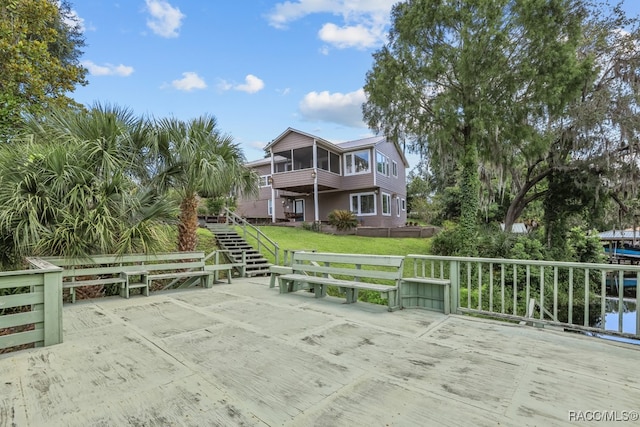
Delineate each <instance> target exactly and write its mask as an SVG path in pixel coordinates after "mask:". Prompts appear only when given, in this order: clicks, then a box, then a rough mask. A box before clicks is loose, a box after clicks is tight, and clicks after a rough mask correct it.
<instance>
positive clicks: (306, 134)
mask: <svg viewBox="0 0 640 427" xmlns="http://www.w3.org/2000/svg"><path fill="white" fill-rule="evenodd" d="M292 132H295V133H299V134H300V135H304V136H308V137H309V138H312V139H315V140H316V141H321V142H324V143H326V144H329V145H335V144H333V143H331V142H329V141H327V140H326V139H322V138H320V137H319V136H315V135H311V134H310V133H306V132H302V131H301V130H298V129H294V128H291V127H289V128H287V130H285V131H284V132H282V133H281V134H280V135H278V136H277V137H276V139H274V140H273V141H271V142H270V143H268V144H267V146H266V147H264V148H265V150H267V149H269V148H271V147H272V146H273V145H275V144H276V143H277V142H278V141H280V140H281V139H283V138H284V137H285V136H287V135H289V134H290V133H292Z"/></svg>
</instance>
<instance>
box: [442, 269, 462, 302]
mask: <svg viewBox="0 0 640 427" xmlns="http://www.w3.org/2000/svg"><path fill="white" fill-rule="evenodd" d="M449 280H450V281H451V292H450V293H449V299H450V301H445V304H447V303H448V304H449V307H450V310H449V312H450V313H457V312H458V301H459V299H460V262H459V261H458V260H455V259H452V260H450V261H449Z"/></svg>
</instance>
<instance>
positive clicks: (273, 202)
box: [267, 149, 276, 223]
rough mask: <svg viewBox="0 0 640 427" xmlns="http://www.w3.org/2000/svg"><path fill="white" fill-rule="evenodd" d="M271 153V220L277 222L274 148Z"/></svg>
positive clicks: (269, 181) (269, 180) (270, 150)
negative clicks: (274, 186)
mask: <svg viewBox="0 0 640 427" xmlns="http://www.w3.org/2000/svg"><path fill="white" fill-rule="evenodd" d="M269 154H271V175H269V179H268V180H267V181H268V184H269V188H271V222H272V223H275V222H276V190H274V189H273V171H274V169H275V167H274V163H273V150H272V149H269Z"/></svg>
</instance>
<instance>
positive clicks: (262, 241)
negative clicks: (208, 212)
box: [223, 207, 280, 265]
mask: <svg viewBox="0 0 640 427" xmlns="http://www.w3.org/2000/svg"><path fill="white" fill-rule="evenodd" d="M223 209H224V210H223V212H224V214H225V218H226V223H227V224H231V225H235V226H238V227H240V228H242V238H243V239H245V240H246V239H247V235H248V236H250V237H252V238H253V239H255V240H256V242H257V245H258V247H257V250H258V252H262V249H263V248H264V250H265V251H267V252H269V253H270V254H271V255H273V258H274V259H275V264H276V265H280V246H279V245H278V244H277V243H276V242H274V241H273V240H271V239H270V238H269V237H267V235H266V234H264V233H263V232H262V231H261V230H260V229H259V228H257V227H255V226H254V225H253V224H249V223H248V222H247V221H246V220H245V219H244V218H242V217H241V216H239V215H237V214H236V213H235V212H232V211H231V210H229V208H226V207H225V208H223Z"/></svg>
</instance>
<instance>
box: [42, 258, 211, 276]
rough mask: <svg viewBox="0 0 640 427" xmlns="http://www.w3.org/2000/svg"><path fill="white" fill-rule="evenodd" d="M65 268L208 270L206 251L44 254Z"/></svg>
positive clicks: (85, 271)
mask: <svg viewBox="0 0 640 427" xmlns="http://www.w3.org/2000/svg"><path fill="white" fill-rule="evenodd" d="M41 259H43V260H45V261H47V262H50V263H51V264H53V265H56V266H58V267H62V268H63V269H64V270H63V272H62V276H63V277H77V276H94V275H107V274H111V275H114V274H119V273H120V272H123V271H140V270H145V271H148V272H154V273H158V272H162V271H174V270H202V269H204V252H171V253H160V254H131V255H95V256H91V257H88V258H58V257H42V258H41Z"/></svg>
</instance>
